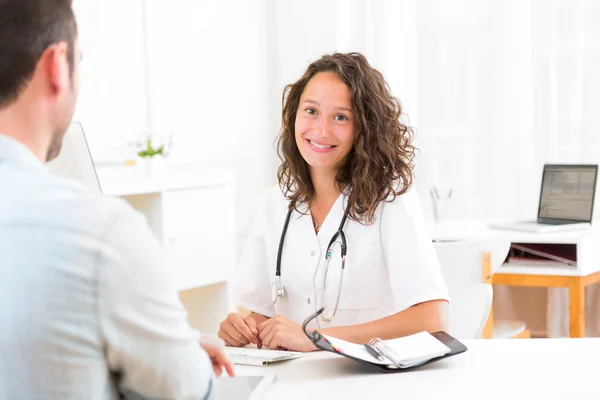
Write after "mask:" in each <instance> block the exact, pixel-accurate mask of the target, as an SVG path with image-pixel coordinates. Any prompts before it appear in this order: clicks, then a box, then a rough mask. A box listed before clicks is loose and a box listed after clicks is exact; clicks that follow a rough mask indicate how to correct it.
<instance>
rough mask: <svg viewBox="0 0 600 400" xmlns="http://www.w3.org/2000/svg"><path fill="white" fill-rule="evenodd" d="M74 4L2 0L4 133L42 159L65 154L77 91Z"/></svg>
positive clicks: (0, 125)
mask: <svg viewBox="0 0 600 400" xmlns="http://www.w3.org/2000/svg"><path fill="white" fill-rule="evenodd" d="M71 2H72V1H71V0H0V132H1V133H3V134H6V135H9V136H12V137H14V138H16V139H17V140H20V141H21V142H23V143H24V144H25V145H27V146H28V147H29V148H30V149H31V150H32V151H33V152H34V153H35V154H36V155H37V156H38V157H39V158H40V159H42V161H49V160H51V159H52V158H54V157H56V156H57V155H58V153H59V151H60V146H61V143H62V138H63V136H64V133H65V131H66V129H67V127H68V126H69V123H70V121H71V117H72V115H73V111H74V109H75V102H76V99H77V91H78V73H77V72H78V67H77V64H78V60H79V57H80V56H79V49H78V44H77V24H76V22H75V16H74V14H73V10H72V8H71Z"/></svg>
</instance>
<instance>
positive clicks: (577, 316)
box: [569, 277, 585, 338]
mask: <svg viewBox="0 0 600 400" xmlns="http://www.w3.org/2000/svg"><path fill="white" fill-rule="evenodd" d="M569 336H571V337H572V338H582V337H584V336H585V286H584V285H583V282H582V280H581V278H580V277H572V278H571V279H570V282H569Z"/></svg>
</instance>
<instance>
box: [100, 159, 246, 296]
mask: <svg viewBox="0 0 600 400" xmlns="http://www.w3.org/2000/svg"><path fill="white" fill-rule="evenodd" d="M98 177H99V179H100V183H101V186H102V192H103V193H104V194H105V195H113V196H120V197H123V198H124V199H125V200H127V201H128V202H129V203H130V204H131V205H132V206H133V207H134V208H136V209H137V210H139V211H141V212H142V213H144V214H145V216H146V218H147V220H148V223H149V225H150V227H151V229H152V230H153V231H154V234H155V235H156V236H157V238H158V239H159V240H160V242H161V243H162V245H163V247H164V251H165V256H166V262H167V266H168V268H169V269H170V271H171V272H172V276H173V278H174V279H175V281H176V282H177V288H178V289H179V290H187V289H192V288H197V287H202V286H208V285H213V284H215V283H221V282H227V280H228V279H229V278H230V275H231V273H232V272H233V270H234V268H233V263H234V257H233V253H234V248H235V247H234V231H233V204H234V199H233V175H232V174H231V173H230V172H227V171H217V172H215V171H214V170H213V171H210V170H202V169H181V170H176V171H172V172H169V173H166V174H165V175H163V176H161V177H154V178H149V177H147V176H145V175H143V174H141V175H140V174H139V171H138V174H136V169H135V168H131V167H129V168H128V167H113V168H106V167H104V168H98Z"/></svg>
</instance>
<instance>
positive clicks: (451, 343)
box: [302, 308, 467, 373]
mask: <svg viewBox="0 0 600 400" xmlns="http://www.w3.org/2000/svg"><path fill="white" fill-rule="evenodd" d="M324 309H325V308H321V309H320V310H318V311H317V312H316V313H314V314H312V315H311V316H310V317H308V318H306V319H305V320H304V322H303V323H302V330H303V331H304V334H305V335H306V336H307V337H308V338H309V339H310V341H311V342H312V343H313V344H314V345H315V346H316V347H317V348H318V349H320V350H325V351H329V352H331V353H335V354H339V355H340V356H343V357H346V358H349V359H351V360H354V361H356V362H359V363H361V364H363V365H366V366H369V367H371V368H375V369H376V370H377V371H379V372H384V373H395V372H407V371H412V370H415V369H417V368H420V367H422V366H424V365H428V364H431V363H434V362H436V361H439V360H442V359H444V358H448V357H452V356H454V355H457V354H460V353H464V352H465V351H467V346H465V345H464V344H462V343H461V342H459V341H458V340H457V339H455V338H453V337H452V336H450V335H449V334H448V333H446V332H443V331H439V332H434V333H432V336H433V337H435V338H436V339H437V340H439V341H440V342H442V343H444V344H445V345H446V346H448V348H450V352H449V353H447V354H444V355H443V356H440V357H435V358H432V359H431V360H429V361H426V362H424V363H422V364H419V365H415V366H412V367H408V368H388V366H387V365H381V364H374V363H370V362H368V361H365V360H362V359H360V358H356V357H352V356H349V355H347V354H344V353H340V352H339V351H337V350H335V349H334V348H333V346H331V345H330V344H329V342H328V341H327V340H325V338H324V337H323V336H321V334H320V333H319V332H318V331H314V332H309V331H307V330H306V326H307V325H308V323H309V322H310V321H312V320H313V319H315V318H317V317H318V316H319V315H321V313H322V312H323V310H324Z"/></svg>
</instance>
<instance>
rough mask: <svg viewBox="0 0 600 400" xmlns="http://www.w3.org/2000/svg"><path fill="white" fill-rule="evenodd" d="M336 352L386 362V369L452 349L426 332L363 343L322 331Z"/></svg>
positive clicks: (410, 364)
mask: <svg viewBox="0 0 600 400" xmlns="http://www.w3.org/2000/svg"><path fill="white" fill-rule="evenodd" d="M321 336H323V338H324V339H325V340H326V341H327V342H328V343H329V344H330V345H331V346H332V347H333V348H334V349H335V350H336V351H337V352H339V353H342V354H345V355H350V356H352V357H354V358H360V359H361V360H364V361H367V362H370V363H374V364H380V365H386V366H387V367H388V368H410V367H414V366H417V365H421V364H423V363H425V362H427V361H429V360H431V359H433V358H437V357H442V356H444V355H446V354H448V353H450V351H451V349H450V348H449V347H448V346H446V345H445V344H444V343H442V342H440V341H439V340H438V339H436V338H435V337H433V336H432V335H431V334H430V333H428V332H420V333H416V334H414V335H410V336H405V337H401V338H398V339H391V340H381V339H378V338H373V339H371V340H370V341H369V342H368V343H365V344H363V345H360V344H355V343H350V342H346V341H345V340H342V339H338V338H334V337H331V336H328V335H324V334H321Z"/></svg>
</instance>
